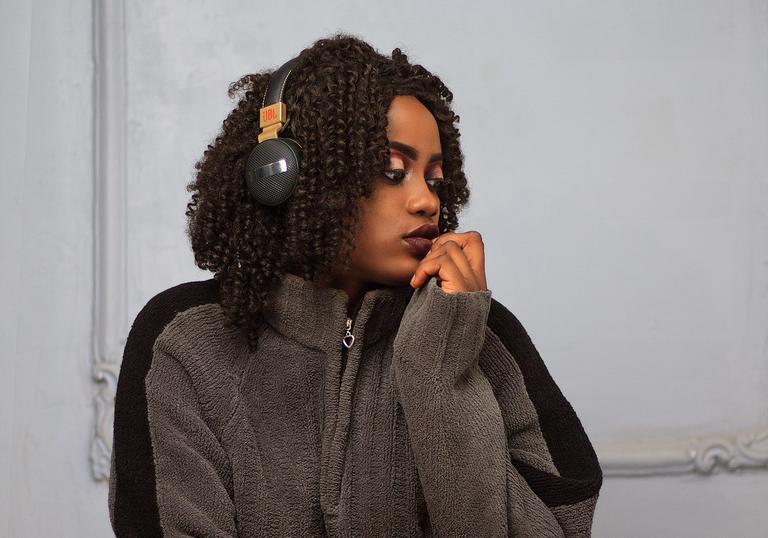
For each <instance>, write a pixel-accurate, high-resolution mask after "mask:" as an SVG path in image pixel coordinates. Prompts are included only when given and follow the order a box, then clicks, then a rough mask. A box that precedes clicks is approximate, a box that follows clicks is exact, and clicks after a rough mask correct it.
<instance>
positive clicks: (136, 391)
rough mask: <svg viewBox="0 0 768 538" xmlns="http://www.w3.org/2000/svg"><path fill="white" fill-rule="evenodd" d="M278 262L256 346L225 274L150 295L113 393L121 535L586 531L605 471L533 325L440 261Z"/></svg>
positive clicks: (115, 504) (115, 511)
mask: <svg viewBox="0 0 768 538" xmlns="http://www.w3.org/2000/svg"><path fill="white" fill-rule="evenodd" d="M347 301H348V297H347V295H346V294H345V293H344V292H343V291H341V290H338V289H334V288H318V287H316V286H315V285H314V284H313V283H312V282H309V281H306V280H304V279H301V278H299V277H298V276H295V275H292V274H286V275H285V277H284V279H283V281H282V283H281V285H280V287H279V288H277V289H276V290H273V292H272V293H271V294H270V296H269V303H268V308H267V310H266V312H265V314H266V318H267V322H268V326H267V327H266V328H265V331H264V332H263V333H262V335H261V337H260V339H259V342H258V346H257V348H256V350H255V351H253V352H250V351H249V350H248V348H247V345H246V339H245V335H244V334H243V333H242V332H241V331H240V330H238V329H236V328H229V327H226V326H225V317H224V313H223V311H222V309H221V306H220V304H219V295H218V287H217V282H216V281H215V280H213V279H211V280H206V281H200V282H188V283H185V284H181V285H179V286H175V287H173V288H170V289H168V290H165V291H163V292H161V293H159V294H158V295H156V296H155V297H153V298H152V299H151V300H150V301H149V302H148V303H147V305H146V306H145V307H144V308H143V309H142V310H141V312H140V313H139V315H138V316H137V317H136V320H135V321H134V323H133V326H132V328H131V331H130V334H129V336H128V340H127V342H126V347H125V352H124V356H123V363H122V366H121V371H120V377H119V380H118V387H117V396H116V399H115V430H114V431H115V435H114V443H113V451H112V467H111V468H112V472H111V475H110V487H109V502H108V504H109V513H110V519H111V522H112V527H113V529H114V531H115V534H116V535H117V536H120V537H122V536H142V537H145V536H221V537H223V536H243V537H245V536H525V537H527V536H531V537H533V536H536V537H539V536H589V535H590V529H591V526H592V518H593V515H594V510H595V503H596V501H597V498H598V494H599V490H600V487H601V484H602V472H601V469H600V466H599V464H598V461H597V458H596V455H595V453H594V450H593V448H592V445H591V444H590V442H589V439H588V437H587V435H586V433H585V432H584V429H583V428H582V425H581V423H580V422H579V420H578V418H577V416H576V414H575V413H574V411H573V409H572V408H571V406H570V404H569V403H568V402H567V400H566V399H565V398H564V396H563V395H562V393H561V391H560V390H559V389H558V387H557V386H556V384H555V383H554V381H553V380H552V378H551V377H550V376H549V373H548V371H547V369H546V367H545V365H544V363H543V362H542V360H541V357H540V356H539V354H538V353H537V351H536V349H535V347H534V346H533V343H532V342H531V340H530V338H529V337H528V335H527V334H526V332H525V330H524V329H523V327H522V325H520V323H519V321H518V320H517V319H516V318H515V316H514V315H512V314H511V313H510V312H509V311H508V310H507V309H506V308H505V307H504V306H503V305H501V304H500V303H499V302H498V301H496V300H495V299H492V298H491V292H490V291H472V292H458V293H447V292H445V291H443V290H442V288H440V287H439V286H438V285H437V283H436V280H435V279H434V278H432V279H430V280H428V282H427V284H426V285H425V286H423V287H422V288H420V289H418V290H415V291H414V290H413V289H412V288H411V287H410V286H404V287H381V288H376V289H372V290H369V291H368V292H367V293H366V294H365V296H364V298H363V300H362V302H361V303H360V305H359V307H358V309H357V312H355V313H354V314H353V317H352V329H351V332H352V334H353V335H354V337H355V340H354V343H353V344H352V346H351V347H350V348H349V349H347V348H346V347H345V346H343V345H342V339H343V337H344V335H345V334H346V326H347Z"/></svg>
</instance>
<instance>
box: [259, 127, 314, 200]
mask: <svg viewBox="0 0 768 538" xmlns="http://www.w3.org/2000/svg"><path fill="white" fill-rule="evenodd" d="M301 158H302V150H301V145H299V143H298V142H296V141H295V140H293V139H292V138H282V137H278V138H270V139H268V140H265V141H264V142H261V143H259V144H257V145H256V147H254V148H253V149H252V150H251V153H250V155H248V161H247V162H246V165H245V180H246V183H247V185H248V191H249V192H250V195H251V197H252V198H253V199H254V200H256V201H257V202H259V203H260V204H264V205H268V206H276V205H280V204H282V203H283V202H285V201H286V200H287V199H288V198H289V197H290V196H291V194H292V193H293V191H294V189H295V188H296V184H297V183H298V181H299V172H300V170H301Z"/></svg>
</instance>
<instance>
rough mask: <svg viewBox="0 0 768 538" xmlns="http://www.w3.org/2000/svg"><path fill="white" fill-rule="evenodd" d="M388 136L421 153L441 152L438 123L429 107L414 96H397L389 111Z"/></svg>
mask: <svg viewBox="0 0 768 538" xmlns="http://www.w3.org/2000/svg"><path fill="white" fill-rule="evenodd" d="M387 136H388V137H389V138H390V139H391V140H397V141H398V142H404V143H406V144H408V145H410V146H413V147H415V148H416V149H418V150H419V152H420V153H421V152H422V150H423V151H424V152H427V153H437V152H439V151H440V132H439V131H438V129H437V121H436V120H435V117H434V116H433V115H432V113H431V112H430V111H429V109H428V108H427V107H425V106H424V105H423V104H422V102H421V101H419V100H418V99H417V98H416V97H414V96H412V95H396V96H395V97H394V98H393V99H392V102H391V104H390V105H389V110H388V111H387Z"/></svg>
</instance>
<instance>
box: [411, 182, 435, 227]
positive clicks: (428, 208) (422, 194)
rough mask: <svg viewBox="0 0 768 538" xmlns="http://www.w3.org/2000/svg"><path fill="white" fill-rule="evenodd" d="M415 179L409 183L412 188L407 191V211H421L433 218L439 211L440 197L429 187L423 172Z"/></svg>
mask: <svg viewBox="0 0 768 538" xmlns="http://www.w3.org/2000/svg"><path fill="white" fill-rule="evenodd" d="M415 179H418V180H417V181H412V182H411V183H410V184H411V186H412V188H411V190H410V192H409V193H408V211H409V212H411V213H421V214H423V215H425V216H427V217H429V219H430V220H434V217H435V215H437V213H438V211H440V197H439V196H438V195H437V193H436V192H434V190H432V189H431V188H430V187H429V184H428V183H427V181H426V179H425V178H424V173H423V172H422V173H421V174H419V176H418V178H415Z"/></svg>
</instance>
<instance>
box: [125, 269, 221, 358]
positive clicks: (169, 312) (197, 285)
mask: <svg viewBox="0 0 768 538" xmlns="http://www.w3.org/2000/svg"><path fill="white" fill-rule="evenodd" d="M216 304H219V286H218V282H217V281H216V280H215V279H213V278H211V279H209V280H199V281H193V282H184V283H182V284H178V285H176V286H173V287H170V288H168V289H166V290H163V291H161V292H159V293H157V294H156V295H154V296H153V297H152V298H151V299H149V301H147V303H146V304H145V305H144V306H143V307H142V309H141V310H140V311H139V313H138V315H137V316H136V319H135V320H134V322H133V324H132V325H131V330H130V332H129V333H128V339H127V341H126V349H128V348H130V349H145V350H147V351H151V349H152V347H153V346H154V344H155V340H157V338H158V336H159V335H160V334H161V333H162V332H163V331H164V329H165V328H166V327H167V326H168V324H169V323H171V321H173V320H174V318H176V316H178V315H179V314H181V313H183V312H186V311H188V310H190V309H192V308H195V307H199V306H204V305H216Z"/></svg>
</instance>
